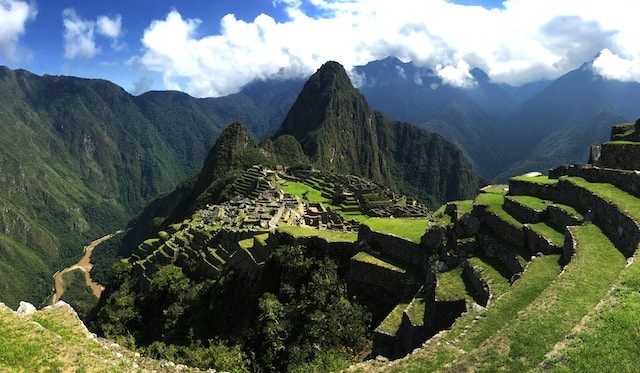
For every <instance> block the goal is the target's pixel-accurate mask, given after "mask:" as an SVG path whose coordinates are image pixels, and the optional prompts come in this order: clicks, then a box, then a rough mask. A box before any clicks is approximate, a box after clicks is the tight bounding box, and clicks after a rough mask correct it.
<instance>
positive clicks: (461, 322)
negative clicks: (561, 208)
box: [383, 255, 560, 372]
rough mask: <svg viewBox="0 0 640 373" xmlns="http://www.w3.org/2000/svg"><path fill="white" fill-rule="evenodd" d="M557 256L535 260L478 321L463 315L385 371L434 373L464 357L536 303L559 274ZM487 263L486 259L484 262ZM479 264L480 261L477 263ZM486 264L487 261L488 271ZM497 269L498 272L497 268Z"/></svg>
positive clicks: (503, 284)
mask: <svg viewBox="0 0 640 373" xmlns="http://www.w3.org/2000/svg"><path fill="white" fill-rule="evenodd" d="M558 259H559V256H558V255H548V256H543V257H539V258H536V259H534V260H533V261H532V262H531V263H530V264H529V266H528V267H527V269H526V270H525V271H524V273H523V275H522V277H521V278H520V279H519V280H518V281H516V282H515V283H514V284H513V285H512V286H511V288H510V289H509V291H508V292H506V293H504V295H502V296H500V297H497V299H494V300H493V302H492V304H491V305H490V307H489V308H488V309H487V312H486V313H485V314H484V315H483V316H482V317H481V318H480V319H478V320H476V321H474V318H476V316H478V315H479V314H478V313H474V312H468V313H466V314H464V315H463V316H461V317H460V318H459V319H458V320H457V321H456V323H455V324H454V325H453V327H452V329H451V330H450V331H448V332H446V333H445V334H444V335H443V336H441V337H440V338H437V339H435V340H433V341H431V342H428V343H427V345H426V346H425V347H424V348H422V349H421V350H419V351H418V352H416V353H414V354H413V355H409V356H407V357H406V358H404V359H401V360H398V361H396V362H394V363H393V364H390V365H389V366H387V367H384V369H383V371H390V372H434V371H439V370H442V369H443V368H444V367H445V366H447V365H448V364H449V363H451V362H453V361H455V360H456V359H458V358H461V357H462V356H464V355H465V354H466V353H467V351H471V350H473V349H475V348H477V347H479V346H480V345H481V344H482V342H483V341H485V340H486V339H487V338H489V337H491V336H492V335H494V334H495V333H496V332H497V331H498V330H500V329H501V328H503V327H504V326H505V325H507V324H508V323H510V322H512V320H513V318H515V317H516V315H518V313H519V312H521V311H522V310H523V309H524V308H526V307H527V306H528V305H529V304H530V303H531V302H533V301H534V300H535V299H536V298H537V297H538V296H539V295H540V293H541V292H542V291H543V290H544V289H545V288H546V287H547V286H548V285H549V284H550V283H551V282H552V281H553V280H554V279H555V278H556V277H557V276H558V273H560V266H559V265H558V264H557V262H558ZM482 263H484V261H482ZM477 264H481V262H478V263H477ZM487 267H489V266H487V265H486V263H485V266H483V268H485V271H487V272H488V270H487V269H486V268H487ZM496 272H498V271H496ZM494 275H495V276H496V282H501V285H499V286H501V287H504V286H506V284H505V283H504V280H500V278H499V274H498V273H495V274H492V275H491V276H494Z"/></svg>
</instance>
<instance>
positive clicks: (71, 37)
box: [62, 8, 122, 59]
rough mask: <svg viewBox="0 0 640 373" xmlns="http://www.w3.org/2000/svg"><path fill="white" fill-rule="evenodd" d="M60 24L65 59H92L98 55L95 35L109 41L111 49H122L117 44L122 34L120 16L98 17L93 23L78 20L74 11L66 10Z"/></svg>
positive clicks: (81, 19) (98, 48) (86, 20)
mask: <svg viewBox="0 0 640 373" xmlns="http://www.w3.org/2000/svg"><path fill="white" fill-rule="evenodd" d="M62 22H63V24H64V34H63V36H64V56H65V58H69V59H73V58H77V57H81V58H93V57H95V56H96V55H97V54H98V53H100V47H99V46H97V45H96V38H95V34H96V33H97V34H99V35H102V36H104V37H106V38H109V39H111V47H112V48H114V49H121V48H122V45H121V44H119V42H118V39H119V37H120V36H121V34H122V16H120V15H116V16H115V17H114V18H109V17H108V16H105V15H100V16H98V17H97V19H96V21H93V20H90V19H83V18H80V16H78V14H77V13H76V11H75V9H73V8H67V9H65V10H64V11H63V12H62Z"/></svg>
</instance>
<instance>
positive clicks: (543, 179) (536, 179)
mask: <svg viewBox="0 0 640 373" xmlns="http://www.w3.org/2000/svg"><path fill="white" fill-rule="evenodd" d="M509 180H510V181H511V180H513V181H524V182H526V183H534V184H543V185H555V184H558V180H557V179H549V177H548V176H533V177H528V176H516V177H512V178H511V179H509Z"/></svg>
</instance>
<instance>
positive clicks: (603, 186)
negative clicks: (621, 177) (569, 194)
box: [566, 177, 640, 222]
mask: <svg viewBox="0 0 640 373" xmlns="http://www.w3.org/2000/svg"><path fill="white" fill-rule="evenodd" d="M566 180H567V181H568V182H570V183H572V184H574V185H576V186H579V187H581V188H583V189H586V190H588V191H590V192H593V193H594V194H596V195H597V196H598V197H600V198H602V199H604V200H605V201H608V202H611V203H612V204H614V205H616V206H617V207H618V209H620V210H621V211H623V212H625V213H626V214H627V215H628V216H629V217H631V218H633V220H635V221H637V222H640V199H639V198H636V197H634V196H633V195H631V194H629V193H627V192H625V191H623V190H620V189H618V188H616V187H615V186H613V185H611V184H607V183H590V182H588V181H586V180H585V179H583V178H580V177H568V178H567V179H566Z"/></svg>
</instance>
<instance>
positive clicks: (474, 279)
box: [462, 261, 491, 307]
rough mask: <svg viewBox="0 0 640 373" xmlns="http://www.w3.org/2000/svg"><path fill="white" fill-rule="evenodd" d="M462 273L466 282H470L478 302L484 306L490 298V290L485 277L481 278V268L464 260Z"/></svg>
mask: <svg viewBox="0 0 640 373" xmlns="http://www.w3.org/2000/svg"><path fill="white" fill-rule="evenodd" d="M462 275H463V276H464V277H465V278H466V279H467V281H468V283H469V284H471V286H472V287H473V290H475V292H476V294H477V300H478V304H480V305H481V306H483V307H486V306H487V304H489V300H490V299H491V291H490V289H489V285H488V284H487V282H486V281H485V279H484V278H482V268H477V267H474V266H473V265H471V263H469V262H468V261H466V262H464V264H463V265H462Z"/></svg>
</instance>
